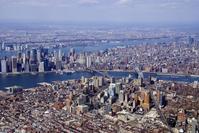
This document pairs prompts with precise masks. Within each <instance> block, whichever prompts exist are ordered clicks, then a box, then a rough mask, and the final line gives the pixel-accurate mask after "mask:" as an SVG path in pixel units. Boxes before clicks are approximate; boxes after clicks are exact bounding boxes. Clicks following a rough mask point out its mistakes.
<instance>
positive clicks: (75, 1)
mask: <svg viewBox="0 0 199 133" xmlns="http://www.w3.org/2000/svg"><path fill="white" fill-rule="evenodd" d="M198 5H199V1H198V0H159V1H158V0H106V1H105V0H70V1H69V0H57V1H54V0H50V1H47V0H28V1H27V0H0V21H1V22H54V23H60V22H77V23H83V22H97V23H102V22H103V23H113V22H114V23H161V24H165V23H169V24H187V23H189V24H192V23H196V24H197V22H199V19H198V18H197V17H196V16H197V12H198V8H197V7H198Z"/></svg>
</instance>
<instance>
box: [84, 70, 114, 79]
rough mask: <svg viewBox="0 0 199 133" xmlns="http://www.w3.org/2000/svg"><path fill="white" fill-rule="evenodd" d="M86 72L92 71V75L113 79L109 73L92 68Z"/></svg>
mask: <svg viewBox="0 0 199 133" xmlns="http://www.w3.org/2000/svg"><path fill="white" fill-rule="evenodd" d="M86 70H88V71H90V72H91V73H98V74H100V75H102V76H103V77H106V78H111V76H110V75H109V74H108V71H99V70H94V69H91V68H86Z"/></svg>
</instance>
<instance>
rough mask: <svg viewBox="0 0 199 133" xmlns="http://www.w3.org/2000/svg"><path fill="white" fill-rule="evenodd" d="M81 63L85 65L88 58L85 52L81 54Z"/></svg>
mask: <svg viewBox="0 0 199 133" xmlns="http://www.w3.org/2000/svg"><path fill="white" fill-rule="evenodd" d="M79 63H80V64H82V65H84V64H85V63H86V58H85V56H84V54H80V56H79Z"/></svg>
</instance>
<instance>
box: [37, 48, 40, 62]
mask: <svg viewBox="0 0 199 133" xmlns="http://www.w3.org/2000/svg"><path fill="white" fill-rule="evenodd" d="M37 61H38V62H40V61H41V52H40V50H37Z"/></svg>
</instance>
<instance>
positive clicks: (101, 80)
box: [98, 77, 104, 87]
mask: <svg viewBox="0 0 199 133" xmlns="http://www.w3.org/2000/svg"><path fill="white" fill-rule="evenodd" d="M98 80H99V87H101V86H103V85H104V78H103V77H98Z"/></svg>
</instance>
